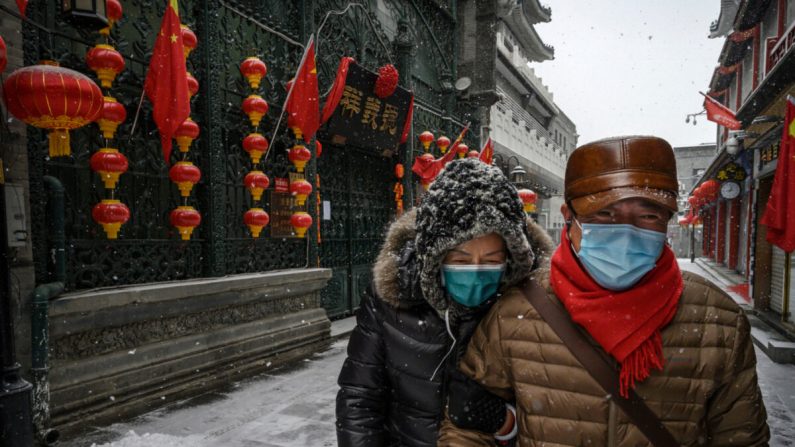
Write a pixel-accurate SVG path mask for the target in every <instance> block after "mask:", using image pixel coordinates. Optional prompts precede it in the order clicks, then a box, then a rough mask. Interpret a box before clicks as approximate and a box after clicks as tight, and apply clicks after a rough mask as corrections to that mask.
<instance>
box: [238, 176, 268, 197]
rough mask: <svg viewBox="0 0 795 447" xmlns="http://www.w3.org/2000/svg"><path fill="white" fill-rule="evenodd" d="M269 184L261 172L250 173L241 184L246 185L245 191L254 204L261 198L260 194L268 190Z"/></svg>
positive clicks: (266, 177)
mask: <svg viewBox="0 0 795 447" xmlns="http://www.w3.org/2000/svg"><path fill="white" fill-rule="evenodd" d="M270 183H271V181H270V179H269V178H268V176H267V175H265V173H264V172H262V171H251V172H249V173H248V174H246V178H245V179H243V184H244V185H246V189H248V191H249V192H250V193H251V197H252V198H253V199H254V201H255V202H258V201H259V199H261V198H262V193H263V192H264V191H265V190H266V189H268V186H269V185H270Z"/></svg>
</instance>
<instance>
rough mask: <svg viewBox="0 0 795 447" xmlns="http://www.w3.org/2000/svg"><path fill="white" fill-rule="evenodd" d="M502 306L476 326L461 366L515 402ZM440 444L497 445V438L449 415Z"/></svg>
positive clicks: (497, 305) (483, 383)
mask: <svg viewBox="0 0 795 447" xmlns="http://www.w3.org/2000/svg"><path fill="white" fill-rule="evenodd" d="M501 308H502V306H501V305H500V302H499V301H498V302H497V304H496V305H494V307H493V308H492V309H491V311H490V312H489V314H488V315H487V316H486V318H484V319H483V321H481V322H480V324H479V325H478V327H477V329H475V333H474V334H473V335H472V339H471V340H470V342H469V347H468V348H467V351H466V353H465V354H464V357H463V358H462V359H461V363H460V364H459V368H460V369H461V371H463V373H464V374H466V375H467V376H469V377H470V378H472V380H474V381H476V382H478V383H480V384H481V385H483V387H484V388H486V389H487V390H488V391H490V392H492V393H494V394H496V395H497V396H499V397H501V398H502V399H504V400H506V401H512V400H513V387H512V385H511V381H510V377H509V373H508V371H507V368H506V365H507V363H506V362H507V359H506V358H505V356H504V355H503V353H502V347H501V341H500V339H501V334H500V324H499V322H500V309H501ZM438 445H439V446H463V445H465V446H484V447H485V446H494V445H495V440H494V437H493V436H492V435H490V434H484V433H482V432H477V431H470V430H464V429H461V428H458V427H456V426H455V425H454V424H453V423H452V422H450V419H449V417H446V418H445V420H444V422H443V423H442V426H441V429H440V433H439V444H438Z"/></svg>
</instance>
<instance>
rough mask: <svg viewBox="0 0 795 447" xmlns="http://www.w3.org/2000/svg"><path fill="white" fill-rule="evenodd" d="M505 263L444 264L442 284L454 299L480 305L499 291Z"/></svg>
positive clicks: (467, 304)
mask: <svg viewBox="0 0 795 447" xmlns="http://www.w3.org/2000/svg"><path fill="white" fill-rule="evenodd" d="M503 274H505V264H498V265H477V264H476V265H448V264H444V265H442V285H443V286H444V288H445V290H447V293H448V294H449V295H450V297H451V298H452V299H454V300H455V301H456V302H458V303H459V304H462V305H464V306H466V307H478V306H480V305H481V304H483V303H484V302H486V301H487V300H488V299H489V298H491V297H492V296H494V294H496V293H497V289H498V288H499V286H500V281H501V280H502V275H503Z"/></svg>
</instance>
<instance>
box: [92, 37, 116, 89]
mask: <svg viewBox="0 0 795 447" xmlns="http://www.w3.org/2000/svg"><path fill="white" fill-rule="evenodd" d="M86 63H87V64H88V68H90V69H91V70H92V71H94V72H96V73H97V77H98V78H99V81H100V82H101V83H102V86H103V87H105V88H111V87H112V86H113V80H114V79H116V75H118V74H119V73H121V72H122V71H124V65H125V64H124V58H123V57H122V56H121V53H119V52H118V51H116V49H115V48H113V47H112V46H110V45H105V44H99V45H97V46H95V47H94V48H92V49H91V50H89V51H88V54H86Z"/></svg>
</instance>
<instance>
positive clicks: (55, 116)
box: [3, 62, 103, 157]
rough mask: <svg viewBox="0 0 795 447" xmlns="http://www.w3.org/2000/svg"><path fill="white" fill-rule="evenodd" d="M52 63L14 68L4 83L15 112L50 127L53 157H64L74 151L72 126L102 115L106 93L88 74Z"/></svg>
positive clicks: (81, 125)
mask: <svg viewBox="0 0 795 447" xmlns="http://www.w3.org/2000/svg"><path fill="white" fill-rule="evenodd" d="M53 64H55V63H54V62H50V63H48V64H43V65H33V66H29V67H23V68H20V69H18V70H15V71H14V72H13V73H11V76H9V77H8V78H7V79H6V80H5V82H4V83H3V92H4V94H5V103H6V106H7V107H8V111H9V112H11V114H12V115H14V116H15V117H17V118H18V119H19V120H21V121H24V122H25V123H27V124H30V125H31V126H34V127H39V128H44V129H49V130H50V135H49V136H50V145H49V149H50V157H63V156H68V155H69V154H71V148H70V147H69V146H70V145H69V130H70V129H77V128H78V127H83V126H85V125H86V124H88V123H90V122H92V121H94V120H96V119H97V118H99V115H100V112H101V111H102V105H103V97H102V91H100V89H99V86H97V84H95V83H94V81H92V80H91V79H90V78H89V77H88V76H86V75H84V74H82V73H78V72H76V71H74V70H70V69H68V68H62V67H58V66H57V65H53Z"/></svg>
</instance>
